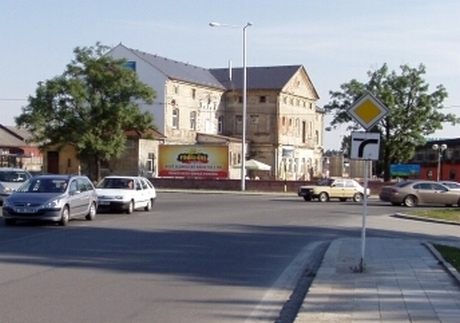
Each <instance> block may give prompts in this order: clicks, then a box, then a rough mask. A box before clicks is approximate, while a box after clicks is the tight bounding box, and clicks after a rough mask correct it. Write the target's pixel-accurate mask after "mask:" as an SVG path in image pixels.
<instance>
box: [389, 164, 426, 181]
mask: <svg viewBox="0 0 460 323" xmlns="http://www.w3.org/2000/svg"><path fill="white" fill-rule="evenodd" d="M420 169H421V167H420V165H418V164H391V165H390V174H391V177H401V178H419V177H420Z"/></svg>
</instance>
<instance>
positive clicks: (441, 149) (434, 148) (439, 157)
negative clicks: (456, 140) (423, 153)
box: [431, 144, 447, 182]
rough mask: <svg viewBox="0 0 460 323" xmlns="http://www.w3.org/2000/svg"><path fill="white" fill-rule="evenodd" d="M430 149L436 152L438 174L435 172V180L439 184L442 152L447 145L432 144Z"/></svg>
mask: <svg viewBox="0 0 460 323" xmlns="http://www.w3.org/2000/svg"><path fill="white" fill-rule="evenodd" d="M431 148H433V150H436V152H437V153H438V172H437V175H436V178H437V181H438V182H439V180H440V179H441V160H442V152H443V151H444V150H446V149H447V145H446V144H442V145H438V144H434V145H433V146H432V147H431Z"/></svg>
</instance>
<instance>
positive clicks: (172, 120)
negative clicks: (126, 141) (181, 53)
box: [109, 44, 324, 180]
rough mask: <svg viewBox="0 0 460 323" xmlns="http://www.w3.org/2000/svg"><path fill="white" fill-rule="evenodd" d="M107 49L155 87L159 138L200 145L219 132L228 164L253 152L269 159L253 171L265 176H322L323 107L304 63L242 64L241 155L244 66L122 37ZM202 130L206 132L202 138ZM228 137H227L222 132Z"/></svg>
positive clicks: (253, 155)
mask: <svg viewBox="0 0 460 323" xmlns="http://www.w3.org/2000/svg"><path fill="white" fill-rule="evenodd" d="M109 55H111V56H112V57H114V58H118V59H121V58H124V59H126V60H127V61H128V62H129V66H131V68H133V69H134V70H135V72H136V73H137V75H138V77H139V79H140V80H141V81H142V82H144V83H146V84H148V85H150V86H151V87H152V88H153V89H154V90H155V92H156V100H155V102H154V104H152V105H142V106H141V109H142V110H143V111H148V112H150V113H152V114H153V116H154V118H155V123H156V126H157V127H158V130H159V132H161V133H162V134H164V136H165V144H190V145H193V144H201V143H205V142H206V141H204V138H208V139H209V138H211V137H209V136H212V135H218V136H220V137H218V138H219V140H221V141H223V142H228V143H231V147H230V146H229V165H230V166H229V167H230V178H234V179H236V178H239V177H240V176H241V174H240V172H239V171H235V172H233V171H232V166H233V165H235V164H239V163H240V162H241V159H242V158H246V159H249V158H252V159H256V160H259V161H261V162H263V163H265V164H268V165H270V166H271V171H270V172H263V173H261V174H258V176H259V177H260V176H262V177H265V178H270V179H289V180H296V179H304V180H308V179H310V178H311V177H318V176H322V174H323V169H322V153H323V129H324V120H323V117H324V113H323V111H322V110H321V109H318V108H317V106H316V102H317V100H318V99H319V96H318V93H317V92H316V90H315V87H314V85H313V83H312V81H311V80H310V78H309V76H308V74H307V71H306V70H305V68H304V67H303V66H302V65H293V66H270V67H248V69H247V75H248V76H247V115H246V120H247V127H246V130H247V131H246V140H247V141H246V147H247V149H246V156H241V151H242V147H241V141H242V129H243V127H242V120H243V116H242V111H243V99H242V95H243V84H242V83H243V77H242V73H243V70H242V68H223V69H209V70H208V69H204V68H201V67H197V66H193V65H190V64H187V63H181V62H177V61H174V60H170V59H167V58H164V57H160V56H157V55H153V54H148V53H145V52H142V51H139V50H134V49H130V48H128V47H126V46H124V45H123V44H119V45H117V46H116V47H114V48H113V49H112V50H111V51H110V53H109ZM206 135H209V136H208V137H206ZM225 138H228V139H225Z"/></svg>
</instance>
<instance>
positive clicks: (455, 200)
mask: <svg viewBox="0 0 460 323" xmlns="http://www.w3.org/2000/svg"><path fill="white" fill-rule="evenodd" d="M379 198H380V200H381V201H384V202H390V203H391V204H392V205H401V204H403V205H405V206H407V207H414V206H417V205H419V204H434V205H436V204H439V205H446V206H452V205H458V206H460V191H458V190H456V189H451V188H449V187H447V186H446V185H443V184H441V183H440V182H435V181H429V180H408V181H403V182H399V183H395V184H394V185H389V186H383V187H382V189H381V190H380V193H379Z"/></svg>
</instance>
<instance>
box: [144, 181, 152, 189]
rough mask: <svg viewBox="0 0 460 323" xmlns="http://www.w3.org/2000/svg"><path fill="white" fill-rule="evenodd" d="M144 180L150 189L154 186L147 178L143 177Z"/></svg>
mask: <svg viewBox="0 0 460 323" xmlns="http://www.w3.org/2000/svg"><path fill="white" fill-rule="evenodd" d="M145 182H146V183H147V185H148V186H149V188H150V189H153V188H154V187H153V184H152V182H150V181H149V180H148V179H145Z"/></svg>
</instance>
